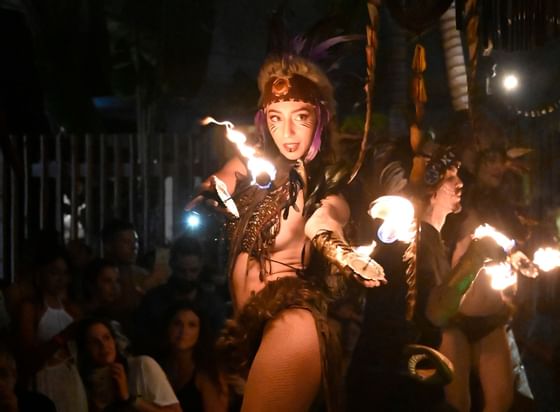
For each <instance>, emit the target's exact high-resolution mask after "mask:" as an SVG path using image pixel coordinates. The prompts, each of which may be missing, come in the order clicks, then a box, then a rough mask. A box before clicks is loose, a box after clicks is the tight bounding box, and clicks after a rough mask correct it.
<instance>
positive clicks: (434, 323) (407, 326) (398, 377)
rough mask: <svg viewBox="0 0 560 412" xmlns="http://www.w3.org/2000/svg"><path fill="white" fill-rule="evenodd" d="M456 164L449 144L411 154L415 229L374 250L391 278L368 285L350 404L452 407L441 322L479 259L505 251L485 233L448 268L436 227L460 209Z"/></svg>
mask: <svg viewBox="0 0 560 412" xmlns="http://www.w3.org/2000/svg"><path fill="white" fill-rule="evenodd" d="M458 168H459V162H458V161H457V160H456V158H455V155H454V154H453V152H451V151H450V150H449V149H445V148H441V147H440V148H437V149H436V150H435V151H434V152H432V154H431V155H428V154H426V156H421V155H418V156H415V159H414V162H413V168H412V172H411V178H410V182H409V192H410V193H412V194H413V197H414V198H415V200H416V201H415V203H416V205H415V209H416V215H417V218H418V219H419V220H420V228H419V230H418V234H417V237H416V240H415V241H414V242H413V243H412V244H411V245H410V246H409V247H408V248H407V246H406V245H405V244H403V243H402V242H400V243H395V244H392V245H384V246H379V247H378V248H377V249H376V251H375V252H374V255H373V257H374V258H375V259H376V261H378V262H379V263H380V264H382V265H383V267H384V268H385V271H386V273H387V276H388V280H389V282H388V284H387V286H384V287H382V288H377V289H373V290H368V291H367V296H366V305H365V310H364V320H363V324H362V333H361V336H360V338H359V340H358V343H357V346H356V349H355V352H354V356H353V359H352V362H351V364H350V367H349V371H348V381H347V393H348V395H347V398H348V407H347V409H348V410H352V411H366V410H367V411H369V410H372V408H373V409H378V410H383V411H445V410H450V409H449V407H448V405H446V403H445V402H444V396H443V385H444V384H445V383H448V382H449V381H450V380H451V379H452V376H453V367H452V365H451V364H450V362H449V361H448V360H447V359H446V358H445V356H442V354H441V353H439V352H438V351H437V350H436V349H437V348H438V347H439V344H440V342H441V334H442V327H443V326H444V325H445V324H447V322H448V321H449V320H450V319H451V318H452V317H453V315H454V314H455V313H457V311H458V309H459V305H460V302H461V300H462V299H463V297H464V295H465V293H466V292H467V291H468V290H469V288H470V285H471V284H472V282H473V280H474V279H475V278H476V275H477V272H478V271H479V269H480V268H481V267H482V266H483V264H484V261H485V260H486V259H487V258H496V259H502V258H504V257H505V254H504V252H503V250H502V249H501V248H500V247H499V246H498V245H497V244H496V243H495V242H494V241H493V240H492V239H490V238H486V237H485V238H483V239H480V240H477V241H475V242H473V243H472V244H471V246H470V248H469V250H468V252H467V253H466V254H465V256H464V258H463V259H462V260H461V262H460V264H459V265H458V266H457V267H456V268H455V269H454V270H452V269H451V265H450V259H449V256H448V255H447V252H446V247H445V246H444V244H443V242H442V238H441V235H440V232H441V229H442V227H443V225H444V223H445V220H446V218H447V216H448V215H450V214H454V213H457V212H459V211H460V209H461V190H462V186H463V183H462V181H461V179H460V178H459V177H458V176H457V171H458ZM381 242H382V240H381ZM381 242H380V243H381ZM405 249H406V251H405ZM403 253H404V257H405V259H406V260H407V261H408V265H406V264H405V263H404V262H403Z"/></svg>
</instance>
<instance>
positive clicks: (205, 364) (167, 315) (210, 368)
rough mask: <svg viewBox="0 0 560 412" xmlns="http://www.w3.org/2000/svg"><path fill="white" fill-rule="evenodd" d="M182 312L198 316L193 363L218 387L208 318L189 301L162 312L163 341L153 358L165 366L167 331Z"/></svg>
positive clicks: (176, 304) (161, 333) (218, 382)
mask: <svg viewBox="0 0 560 412" xmlns="http://www.w3.org/2000/svg"><path fill="white" fill-rule="evenodd" d="M182 311H191V312H193V313H194V314H195V315H196V316H198V319H199V325H200V329H199V334H198V340H197V342H196V343H195V345H194V348H193V361H194V363H195V365H196V368H197V369H198V370H201V371H203V372H205V373H206V374H207V375H208V377H209V378H210V379H211V380H212V382H214V384H216V385H217V386H218V387H220V380H219V376H218V368H217V365H216V359H215V356H214V343H215V342H214V336H213V334H212V332H211V329H210V322H209V320H208V316H207V314H206V313H205V312H204V311H203V310H202V309H201V308H200V307H198V306H197V305H194V304H192V303H190V302H189V301H180V302H176V303H175V304H173V305H171V306H169V307H168V308H167V310H166V311H165V312H164V316H163V318H162V319H163V322H162V323H161V330H160V331H159V332H160V336H163V337H164V339H163V340H162V341H161V344H160V348H159V350H158V353H157V354H156V356H155V358H156V359H157V360H158V361H159V362H160V364H162V365H163V364H165V362H163V361H164V360H165V359H166V358H167V357H168V356H169V342H168V330H169V327H170V326H171V322H172V321H173V318H174V317H175V316H176V315H177V314H178V313H179V312H182Z"/></svg>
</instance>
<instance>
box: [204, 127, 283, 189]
mask: <svg viewBox="0 0 560 412" xmlns="http://www.w3.org/2000/svg"><path fill="white" fill-rule="evenodd" d="M200 123H201V124H202V125H203V126H206V125H209V124H217V125H219V126H225V128H226V137H227V139H228V140H229V141H230V142H232V143H234V144H235V145H236V146H237V149H238V150H239V153H240V154H241V156H243V157H245V158H247V159H248V162H247V168H248V169H249V172H250V173H251V177H252V180H251V184H252V185H254V184H256V185H257V186H259V187H260V188H262V189H267V188H268V187H270V185H271V183H272V181H273V180H274V179H275V178H276V168H275V167H274V165H273V164H272V163H271V162H270V161H268V160H266V159H264V158H262V157H257V156H255V153H256V150H255V148H254V147H251V146H249V145H247V144H246V142H247V137H246V136H245V135H244V134H243V133H241V132H240V131H239V130H235V128H234V125H233V123H232V122H230V121H228V120H226V121H223V122H219V121H217V120H216V119H214V118H212V117H206V118H204V119H202V120H201V121H200ZM263 175H266V176H267V179H264V181H265V183H264V184H263V181H262V180H261V178H260V177H262V176H263ZM257 178H259V182H257Z"/></svg>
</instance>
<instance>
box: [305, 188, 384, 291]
mask: <svg viewBox="0 0 560 412" xmlns="http://www.w3.org/2000/svg"><path fill="white" fill-rule="evenodd" d="M349 218H350V208H349V207H348V203H346V200H344V198H343V197H342V196H337V195H331V196H328V197H326V198H325V199H324V200H323V201H322V202H321V206H320V207H319V208H318V209H317V210H316V211H315V213H313V214H312V215H311V217H310V218H309V220H308V221H307V222H306V224H305V235H306V236H307V237H308V238H309V239H311V241H312V243H313V246H315V248H316V249H317V250H318V251H319V252H320V253H322V254H323V256H324V257H325V258H326V259H327V261H329V262H330V263H331V264H334V265H336V266H337V267H338V268H339V270H341V271H342V273H345V274H346V275H348V276H352V277H353V278H354V279H356V280H357V281H358V282H360V283H361V284H362V285H364V286H366V287H374V286H379V285H380V284H381V283H384V282H385V274H384V272H383V268H382V267H381V266H380V265H379V264H378V263H377V262H375V261H374V260H372V259H370V258H368V257H366V256H360V255H358V254H357V253H356V252H355V251H354V250H353V249H352V248H351V247H350V245H348V243H347V242H346V240H345V239H344V235H343V229H344V226H345V225H346V223H347V222H348V220H349Z"/></svg>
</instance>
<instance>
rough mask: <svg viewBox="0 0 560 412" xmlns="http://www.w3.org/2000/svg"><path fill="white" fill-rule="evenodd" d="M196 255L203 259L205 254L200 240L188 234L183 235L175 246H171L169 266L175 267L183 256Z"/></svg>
mask: <svg viewBox="0 0 560 412" xmlns="http://www.w3.org/2000/svg"><path fill="white" fill-rule="evenodd" d="M187 255H194V256H199V257H200V258H202V257H203V255H204V253H203V250H202V245H201V244H200V242H199V241H198V239H196V238H194V237H192V236H189V235H187V234H182V235H181V236H179V237H178V238H177V239H175V241H174V242H173V244H172V245H171V250H170V251H169V266H171V267H172V268H173V267H175V265H176V264H177V261H178V260H179V259H180V258H181V257H182V256H187Z"/></svg>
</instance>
